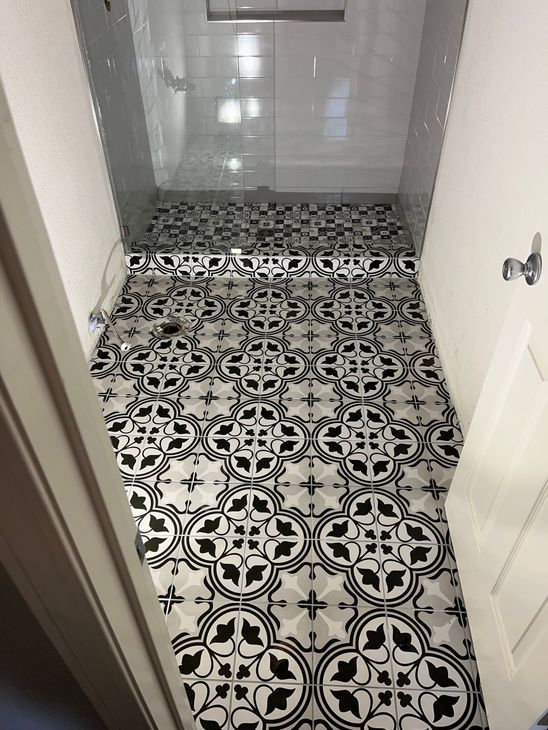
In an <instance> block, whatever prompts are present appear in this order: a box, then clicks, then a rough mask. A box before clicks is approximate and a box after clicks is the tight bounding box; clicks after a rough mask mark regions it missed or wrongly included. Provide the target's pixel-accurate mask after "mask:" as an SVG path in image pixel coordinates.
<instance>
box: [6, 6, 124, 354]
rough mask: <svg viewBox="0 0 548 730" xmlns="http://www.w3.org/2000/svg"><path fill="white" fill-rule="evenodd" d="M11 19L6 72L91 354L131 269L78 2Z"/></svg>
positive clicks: (13, 13)
mask: <svg viewBox="0 0 548 730" xmlns="http://www.w3.org/2000/svg"><path fill="white" fill-rule="evenodd" d="M1 16H2V20H1V22H0V77H1V79H2V83H3V85H4V89H5V93H6V96H7V98H8V102H9V105H10V111H11V114H12V117H13V120H14V122H15V126H16V130H17V133H18V136H19V139H20V141H21V146H22V148H23V152H24V154H25V159H26V162H27V165H28V168H29V173H30V176H31V179H32V182H33V185H34V187H35V190H36V195H37V198H38V202H39V205H40V208H41V211H42V215H43V217H44V221H45V224H46V227H47V229H48V232H49V235H50V237H51V241H52V246H53V249H54V253H55V256H56V260H57V263H58V266H59V270H60V273H61V277H62V279H63V283H64V286H65V289H66V293H67V296H68V299H69V302H70V307H71V310H72V314H73V316H74V320H75V322H76V326H77V328H78V332H79V335H80V340H81V342H82V347H83V349H84V352H85V353H86V355H88V354H89V353H90V351H91V349H92V347H93V344H94V343H93V338H92V337H91V335H90V334H89V333H88V330H87V317H88V314H89V312H90V311H91V310H92V309H93V308H94V307H95V306H96V305H97V304H99V303H100V302H103V303H106V305H107V308H108V307H109V306H110V304H111V303H112V301H113V298H114V297H115V295H116V294H117V292H118V290H119V287H120V284H121V282H122V280H123V278H124V276H125V268H124V259H123V249H122V244H121V241H120V235H119V231H118V224H117V220H116V214H115V210H114V206H113V202H112V196H111V193H110V188H109V185H108V177H107V171H106V167H105V162H104V159H103V156H102V150H101V146H100V141H99V136H98V132H97V129H96V126H95V122H94V118H93V115H92V111H91V101H90V97H89V91H88V89H87V85H86V84H87V82H86V78H85V72H84V67H83V64H82V60H81V56H80V51H79V47H78V42H77V38H76V35H75V29H74V22H73V18H72V13H71V8H70V2H69V0H48V1H47V2H35V0H15V1H14V2H2V3H1ZM31 245H32V241H29V246H31Z"/></svg>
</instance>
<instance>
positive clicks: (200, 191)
mask: <svg viewBox="0 0 548 730" xmlns="http://www.w3.org/2000/svg"><path fill="white" fill-rule="evenodd" d="M228 4H229V3H228V0H227V6H228ZM129 5H130V14H131V23H132V28H133V37H134V43H135V51H136V60H137V70H138V75H139V81H140V85H141V91H142V96H143V102H144V108H145V117H146V123H147V128H148V135H149V140H150V148H151V154H152V161H153V168H154V175H155V178H156V183H157V186H158V193H159V197H160V199H161V200H166V201H174V202H179V201H185V202H188V203H192V202H194V203H196V202H203V203H210V202H243V187H244V185H243V164H242V135H241V109H240V91H239V76H238V38H237V33H236V28H235V26H234V24H232V23H221V24H216V23H208V22H207V20H206V13H205V7H206V6H205V0H204V1H203V3H202V2H200V1H198V2H196V1H192V0H129Z"/></svg>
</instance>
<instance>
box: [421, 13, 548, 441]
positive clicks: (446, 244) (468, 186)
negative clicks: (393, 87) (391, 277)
mask: <svg viewBox="0 0 548 730" xmlns="http://www.w3.org/2000/svg"><path fill="white" fill-rule="evenodd" d="M546 28H548V3H546V0H525V1H524V2H520V3H516V2H515V0H470V6H469V11H468V17H467V20H466V25H465V31H464V39H463V45H462V50H461V57H460V61H459V66H458V70H457V78H456V82H455V89H454V95H453V100H452V104H451V109H450V113H449V122H448V126H447V131H446V137H445V143H444V147H443V151H442V157H441V164H440V169H439V174H438V179H437V183H436V188H435V191H434V197H433V204H432V211H431V214H430V222H429V225H428V229H427V232H426V240H425V246H424V253H423V259H422V272H421V283H422V285H423V288H424V291H425V296H426V299H427V304H428V307H429V310H430V315H431V318H432V324H433V327H434V334H435V336H436V339H437V342H438V346H439V349H440V354H441V357H442V361H443V365H444V368H445V373H446V376H447V379H448V383H449V387H450V390H451V393H452V395H453V399H454V403H455V407H456V409H457V412H458V415H459V417H460V419H461V422H462V425H463V427H464V428H465V429H467V428H468V426H469V424H470V420H471V418H472V415H473V413H474V409H475V406H476V403H477V400H478V396H479V393H480V389H481V386H482V384H483V380H484V378H485V375H486V372H487V369H488V367H489V363H490V360H491V356H492V353H493V348H494V345H495V343H496V340H497V336H498V334H499V332H500V329H501V326H502V323H503V321H504V317H505V314H506V312H507V309H508V306H509V304H510V300H511V297H512V294H513V292H514V287H516V286H524V285H525V284H524V282H523V281H517V282H513V283H507V282H504V281H503V279H502V276H501V266H502V262H503V260H504V259H505V258H506V257H507V256H515V257H517V258H521V259H525V258H526V257H527V255H528V253H529V252H530V250H531V242H532V239H533V236H534V234H535V232H536V231H537V230H541V229H540V227H541V215H542V214H541V211H542V210H543V209H545V208H546V206H547V205H548V190H546V189H545V188H544V186H543V185H542V176H541V173H542V169H541V167H542V165H543V160H544V159H545V158H546V154H547V150H546V149H543V150H538V149H536V148H535V147H533V145H532V144H531V143H530V137H529V135H527V134H523V133H521V134H520V133H518V132H516V130H523V127H524V123H525V124H527V125H530V127H531V129H535V130H536V135H535V136H536V138H537V139H542V134H541V132H540V131H538V130H539V125H540V129H543V128H544V129H545V130H546V120H547V119H548V45H547V43H546ZM532 68H535V69H537V72H536V73H535V74H534V75H532V74H530V73H529V71H530V69H532ZM539 68H540V69H543V72H542V73H541V72H539V71H538V69H539ZM538 78H543V79H544V83H543V84H542V87H539V85H538ZM535 136H533V135H531V138H535ZM544 139H546V145H547V146H548V134H547V133H546V132H545V133H544ZM524 189H525V190H527V191H528V200H529V204H528V205H527V206H521V205H520V206H516V205H515V200H516V199H520V200H521V199H522V197H523V192H522V191H523V190H524ZM518 191H521V195H520V197H519V198H518V196H517V192H518ZM541 233H542V234H543V235H544V237H545V238H546V236H547V235H548V233H547V232H546V231H542V230H541ZM544 276H547V274H546V273H545V274H544Z"/></svg>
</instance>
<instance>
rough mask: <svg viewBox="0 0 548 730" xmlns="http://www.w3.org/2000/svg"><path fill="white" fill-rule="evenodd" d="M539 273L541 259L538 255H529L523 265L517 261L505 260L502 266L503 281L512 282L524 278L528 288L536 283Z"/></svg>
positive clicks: (540, 270) (540, 271)
mask: <svg viewBox="0 0 548 730" xmlns="http://www.w3.org/2000/svg"><path fill="white" fill-rule="evenodd" d="M541 273H542V257H541V255H540V254H539V253H531V254H529V256H528V257H527V261H526V262H525V263H523V261H519V260H518V259H506V261H505V262H504V263H503V265H502V278H503V279H504V280H505V281H513V280H514V279H519V277H520V276H524V277H525V281H526V282H527V283H528V284H529V286H532V285H533V284H536V283H537V281H538V280H539V279H540V275H541Z"/></svg>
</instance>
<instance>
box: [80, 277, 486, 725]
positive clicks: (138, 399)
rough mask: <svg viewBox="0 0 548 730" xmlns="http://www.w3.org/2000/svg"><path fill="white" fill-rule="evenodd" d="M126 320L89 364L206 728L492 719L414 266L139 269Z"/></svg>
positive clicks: (451, 436)
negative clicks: (377, 273) (385, 272)
mask: <svg viewBox="0 0 548 730" xmlns="http://www.w3.org/2000/svg"><path fill="white" fill-rule="evenodd" d="M168 313H174V314H179V315H182V316H185V317H188V318H189V320H190V321H191V323H192V330H191V331H190V332H189V333H188V335H187V336H185V337H180V338H176V339H172V340H159V339H156V338H155V337H154V336H153V335H152V334H151V326H152V324H153V322H154V321H155V320H156V319H157V318H159V317H162V316H164V315H166V314H168ZM114 319H115V323H116V327H117V329H118V330H119V331H120V332H121V333H122V335H123V336H124V337H125V338H127V339H128V341H129V342H131V344H132V347H131V349H130V350H128V351H124V350H122V349H121V348H120V345H119V342H118V341H117V338H116V337H115V336H114V335H113V333H111V332H110V331H107V332H106V333H105V334H104V335H103V337H102V338H101V341H100V343H99V346H98V348H97V350H96V352H95V353H94V357H93V359H92V362H91V372H92V376H93V379H94V382H95V385H96V388H97V393H98V397H99V399H100V401H101V404H102V408H103V413H104V418H105V422H106V426H107V429H108V432H109V434H110V437H111V440H112V444H113V448H114V452H115V454H116V458H117V460H118V464H119V466H120V471H121V474H122V476H123V479H124V482H125V485H126V489H127V494H128V499H129V502H130V505H131V509H132V511H133V515H134V517H135V520H136V522H137V524H138V526H139V529H140V531H141V533H142V535H143V538H144V542H145V545H146V550H147V558H148V563H149V566H150V569H151V572H152V575H153V580H154V583H155V585H156V589H157V593H158V597H159V600H160V602H161V605H162V607H163V609H164V611H165V615H166V621H167V625H168V628H169V632H170V635H171V638H172V642H173V647H174V651H175V654H176V657H177V662H178V665H179V667H180V671H181V678H182V683H184V686H185V689H186V692H187V695H188V698H189V701H190V704H191V707H192V709H193V711H194V713H195V717H196V722H197V727H198V728H200V729H201V730H217V729H220V728H223V729H225V728H226V729H227V730H252V729H257V730H258V729H261V730H274V729H276V730H278V729H280V730H281V729H282V728H285V729H286V730H297V729H305V728H306V730H349V729H351V728H356V729H360V730H373V729H375V730H379V729H381V730H396V728H401V729H402V730H423V729H424V730H427V729H428V728H444V729H445V730H480V729H482V730H483V729H484V728H486V727H487V724H486V721H485V716H484V710H483V707H482V702H481V692H480V686H479V679H478V674H477V670H476V665H475V659H474V651H473V646H472V642H471V638H470V633H469V629H468V623H467V615H466V609H465V606H464V603H463V600H462V595H461V592H460V587H459V580H458V574H457V570H456V566H455V562H454V556H453V552H452V547H451V541H450V537H449V532H448V527H447V521H446V518H445V512H444V502H445V497H446V494H447V490H448V488H449V485H450V482H451V478H452V474H453V471H454V468H455V465H456V463H457V460H458V457H459V452H460V444H461V441H462V435H461V432H460V429H459V425H458V421H457V418H456V415H455V412H454V409H453V408H452V405H451V402H450V399H449V395H448V392H447V388H446V385H445V382H444V378H443V372H442V370H441V366H440V361H439V359H438V356H437V353H436V348H435V345H434V342H433V340H432V336H431V332H430V328H429V324H428V319H427V315H426V310H425V308H424V304H423V301H422V297H421V293H420V289H419V287H418V284H417V283H416V282H415V281H414V280H412V279H397V278H378V279H368V280H363V281H356V280H343V279H336V278H327V277H324V278H309V279H303V278H288V279H285V280H283V281H279V282H277V281H274V282H272V281H270V282H269V281H260V280H254V279H246V278H231V277H213V278H207V277H204V278H195V279H184V278H180V277H179V278H177V277H169V276H157V277H154V276H147V275H144V276H143V275H133V276H130V277H129V278H128V282H127V284H126V286H125V287H124V290H123V292H122V294H121V296H120V298H119V300H118V302H117V304H116V306H115V309H114Z"/></svg>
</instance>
